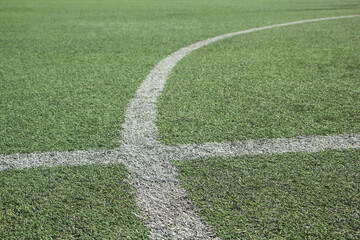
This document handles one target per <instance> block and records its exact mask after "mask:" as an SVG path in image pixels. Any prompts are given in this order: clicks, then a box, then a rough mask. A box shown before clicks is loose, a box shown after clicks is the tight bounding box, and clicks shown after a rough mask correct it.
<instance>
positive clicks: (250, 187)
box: [176, 150, 360, 239]
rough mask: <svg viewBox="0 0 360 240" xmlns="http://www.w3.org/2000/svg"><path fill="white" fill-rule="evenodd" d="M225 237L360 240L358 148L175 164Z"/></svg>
mask: <svg viewBox="0 0 360 240" xmlns="http://www.w3.org/2000/svg"><path fill="white" fill-rule="evenodd" d="M176 165H177V166H178V167H179V169H180V179H181V180H182V181H183V185H184V187H185V188H186V189H187V191H188V192H189V195H190V199H191V200H192V202H193V203H194V204H195V206H197V207H198V208H199V214H200V215H201V216H202V217H203V218H204V219H205V220H206V221H207V222H208V223H209V224H210V225H211V226H212V227H213V229H214V230H215V231H216V232H217V234H218V235H219V236H220V237H222V239H359V238H360V232H359V226H360V202H359V199H360V189H359V186H360V150H348V151H326V152H319V153H287V154H282V155H259V156H246V157H234V158H230V157H229V158H211V159H206V160H204V159H199V160H195V161H184V162H177V163H176Z"/></svg>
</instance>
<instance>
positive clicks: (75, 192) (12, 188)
mask: <svg viewBox="0 0 360 240" xmlns="http://www.w3.org/2000/svg"><path fill="white" fill-rule="evenodd" d="M127 174H128V172H127V171H126V169H125V167H124V166H123V165H121V164H118V165H89V166H78V167H56V168H50V169H43V168H32V169H24V170H5V171H3V172H0V186H1V188H0V239H147V229H146V228H145V227H144V225H143V223H142V221H141V220H140V219H139V218H138V217H137V216H139V215H140V214H139V213H138V210H137V209H136V207H135V199H134V195H133V194H132V193H131V190H130V186H129V184H128V182H127Z"/></svg>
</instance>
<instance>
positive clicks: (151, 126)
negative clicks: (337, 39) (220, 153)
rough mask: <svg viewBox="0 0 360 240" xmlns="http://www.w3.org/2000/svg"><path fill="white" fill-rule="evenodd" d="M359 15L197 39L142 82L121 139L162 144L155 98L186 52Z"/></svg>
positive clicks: (313, 20)
mask: <svg viewBox="0 0 360 240" xmlns="http://www.w3.org/2000/svg"><path fill="white" fill-rule="evenodd" d="M359 16H360V15H350V16H338V17H328V18H318V19H311V20H301V21H296V22H288V23H281V24H274V25H269V26H265V27H259V28H252V29H248V30H244V31H239V32H233V33H227V34H223V35H220V36H216V37H213V38H209V39H206V40H203V41H200V42H197V43H194V44H192V45H190V46H187V47H184V48H182V49H180V50H178V51H176V52H174V53H172V54H171V55H169V56H168V57H166V58H164V59H163V60H161V61H160V62H159V63H158V64H157V65H156V66H155V67H154V68H153V69H152V70H151V71H150V73H149V75H148V76H147V77H146V79H145V81H144V82H143V83H142V84H141V86H140V87H139V89H138V90H137V92H136V95H135V98H133V99H132V100H131V101H130V103H129V106H128V108H127V111H126V113H125V120H124V123H123V125H122V127H123V131H122V139H121V141H122V143H124V144H130V145H150V146H154V145H159V144H160V143H159V142H158V129H157V127H156V124H155V121H156V115H157V107H156V102H157V100H158V97H159V96H160V94H161V92H162V90H163V89H164V86H165V83H166V80H167V78H168V76H169V74H170V72H171V71H172V69H173V68H174V67H175V66H176V64H177V63H178V62H179V61H180V60H181V59H182V58H183V57H185V56H186V55H188V54H189V53H191V52H192V51H195V50H197V49H199V48H201V47H203V46H206V45H209V44H211V43H213V42H216V41H219V40H222V39H225V38H229V37H233V36H237V35H241V34H244V33H251V32H256V31H261V30H266V29H270V28H277V27H285V26H290V25H295V24H301V23H310V22H319V21H325V20H332V19H341V18H353V17H359Z"/></svg>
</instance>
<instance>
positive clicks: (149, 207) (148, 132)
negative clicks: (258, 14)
mask: <svg viewBox="0 0 360 240" xmlns="http://www.w3.org/2000/svg"><path fill="white" fill-rule="evenodd" d="M359 16H360V15H351V16H339V17H329V18H320V19H312V20H303V21H296V22H289V23H283V24H275V25H270V26H265V27H260V28H253V29H249V30H245V31H240V32H234V33H228V34H224V35H220V36H217V37H213V38H210V39H207V40H204V41H200V42H198V43H195V44H192V45H190V46H188V47H185V48H182V49H180V50H179V51H177V52H175V53H173V54H171V55H169V56H168V57H166V58H164V59H163V60H161V61H160V62H159V63H158V64H157V65H156V66H155V68H154V69H152V70H151V71H150V73H149V75H148V76H147V77H146V79H145V81H144V82H143V83H142V84H141V86H140V88H139V89H138V90H137V92H136V96H135V98H134V99H132V100H131V101H130V103H129V106H128V108H127V111H126V113H125V121H124V123H123V131H122V137H121V140H120V148H117V149H112V150H88V151H74V152H49V153H30V154H13V155H0V170H5V169H10V168H26V167H40V166H47V167H52V166H59V165H83V164H95V163H101V164H110V163H119V162H123V163H124V164H125V165H126V166H127V168H128V170H129V171H130V173H131V178H132V186H133V187H134V188H135V189H136V193H137V194H136V200H137V205H138V207H139V208H140V209H141V210H142V211H143V212H144V214H145V222H146V223H147V226H148V227H149V228H150V233H149V235H150V238H152V239H179V238H180V239H184V238H190V239H194V238H196V239H200V238H202V239H210V238H215V237H214V235H213V234H212V232H211V229H210V228H209V227H208V226H206V225H205V224H204V223H202V222H201V220H200V219H199V217H198V216H197V215H196V213H195V212H194V211H193V209H192V206H191V204H190V203H189V201H188V200H187V198H186V192H185V190H184V189H182V188H180V187H179V183H178V180H177V179H176V169H175V167H174V166H173V165H172V164H171V163H170V161H171V160H185V159H195V158H199V157H213V156H237V155H246V154H247V155H251V154H263V153H284V152H298V151H306V152H314V151H321V150H326V149H348V148H360V134H350V135H339V136H310V137H297V138H288V139H264V140H256V141H241V142H232V143H204V144H198V145H197V144H190V145H177V146H165V145H163V144H161V143H159V142H158V130H157V127H156V125H155V120H156V114H157V108H156V102H157V100H158V97H159V96H160V94H161V91H162V90H163V88H164V86H165V83H166V80H167V78H168V76H169V74H170V72H171V71H172V69H173V68H174V67H175V65H176V64H177V63H178V62H179V61H180V60H181V59H182V58H183V57H185V56H186V55H187V54H189V53H191V52H192V51H194V50H196V49H199V48H201V47H203V46H206V45H209V44H211V43H213V42H216V41H219V40H222V39H225V38H229V37H232V36H236V35H241V34H244V33H250V32H255V31H261V30H266V29H270V28H276V27H284V26H290V25H295V24H302V23H310V22H318V21H325V20H332V19H341V18H351V17H359Z"/></svg>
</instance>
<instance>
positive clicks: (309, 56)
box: [0, 0, 360, 239]
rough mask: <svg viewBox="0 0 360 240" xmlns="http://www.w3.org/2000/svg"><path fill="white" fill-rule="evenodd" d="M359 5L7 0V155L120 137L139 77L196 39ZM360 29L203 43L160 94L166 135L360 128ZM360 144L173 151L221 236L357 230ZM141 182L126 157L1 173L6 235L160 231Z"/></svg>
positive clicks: (1, 102) (0, 221)
mask: <svg viewBox="0 0 360 240" xmlns="http://www.w3.org/2000/svg"><path fill="white" fill-rule="evenodd" d="M358 14H360V1H359V0H302V1H301V0H293V1H288V0H254V1H248V0H196V1H192V0H182V1H177V0H176V1H170V0H148V1H145V0H103V1H100V0H71V1H70V0H60V1H55V0H28V1H25V0H1V1H0V160H1V157H2V156H6V155H9V154H22V153H34V152H37V153H39V152H51V151H73V150H89V149H114V148H117V147H119V139H120V137H121V132H122V123H123V122H124V114H125V111H126V109H127V106H128V104H129V101H130V100H131V99H132V98H133V97H134V96H135V92H136V90H137V89H138V88H139V86H140V85H141V83H142V82H143V81H144V79H145V78H146V76H147V74H148V73H149V71H150V70H151V69H153V68H154V67H155V66H156V64H157V63H158V62H159V61H160V60H162V59H163V58H165V57H166V56H168V55H169V54H172V53H173V52H175V51H177V50H179V49H181V48H183V47H186V46H189V45H191V44H193V43H196V42H198V41H201V40H204V39H207V38H211V37H214V36H218V35H222V34H225V33H230V32H237V31H242V30H246V29H251V28H257V27H262V26H268V25H272V24H279V23H287V22H292V21H298V20H307V19H317V18H325V17H335V16H349V15H358ZM359 33H360V17H354V18H347V19H334V20H331V21H321V22H314V23H306V24H299V25H294V26H287V27H282V28H274V29H267V30H264V31H259V32H254V33H248V34H244V35H241V36H235V37H232V38H228V39H225V40H222V41H218V42H216V43H213V44H211V45H208V46H206V47H203V48H201V49H199V50H197V51H194V52H192V53H191V54H189V55H188V56H186V57H185V58H184V59H183V60H181V61H180V62H179V63H178V64H177V65H176V66H175V68H174V70H173V71H172V73H171V74H170V77H169V79H168V81H167V83H166V85H165V89H164V91H163V93H162V95H161V96H160V98H159V102H158V103H157V106H158V114H157V120H156V124H157V127H158V128H159V133H160V139H159V140H160V141H161V143H163V144H167V145H176V144H199V143H206V142H228V141H241V140H254V139H271V138H289V137H297V136H311V135H339V134H359V133H360V97H359V96H360V81H359V79H360V54H359V52H360V34H359ZM14 156H15V155H14ZM359 156H360V153H359V151H358V150H344V151H335V150H328V151H324V152H318V153H286V154H279V155H258V156H243V157H228V158H210V159H197V160H194V161H180V162H174V165H175V166H176V167H177V168H178V170H179V178H180V179H181V184H182V186H183V187H184V188H185V189H186V190H187V192H188V193H189V198H190V200H191V202H192V203H193V204H194V206H196V207H197V213H198V214H199V216H200V218H201V219H202V220H203V221H204V222H205V223H206V224H208V225H210V226H211V228H212V229H213V231H214V232H215V234H216V235H217V236H219V237H221V238H222V239H239V238H240V239H288V238H291V239H319V238H325V237H329V238H332V239H357V238H359V230H358V228H357V226H358V225H359V221H358V219H359V218H358V217H359V208H360V206H359V202H358V199H359V182H358V180H357V179H359V174H358V173H359V170H360V169H359V164H358V162H359ZM1 164H2V163H1V161H0V167H1ZM224 172H226V173H227V174H226V176H225V174H223V173H224ZM129 182H130V178H129V172H128V169H126V167H125V166H124V164H110V165H88V166H59V167H55V168H46V167H42V168H34V167H33V168H29V169H7V170H4V171H1V172H0V239H27V238H28V239H99V238H106V239H147V238H148V237H149V234H148V233H149V231H150V230H149V228H148V227H147V226H146V220H145V221H144V219H146V216H144V214H145V213H144V212H141V211H140V210H139V208H138V207H137V206H136V193H135V192H136V191H135V190H136V189H132V187H131V186H130V185H129ZM209 189H210V191H208V190H209Z"/></svg>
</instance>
